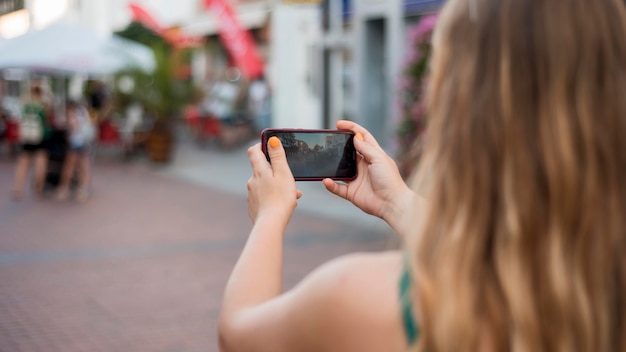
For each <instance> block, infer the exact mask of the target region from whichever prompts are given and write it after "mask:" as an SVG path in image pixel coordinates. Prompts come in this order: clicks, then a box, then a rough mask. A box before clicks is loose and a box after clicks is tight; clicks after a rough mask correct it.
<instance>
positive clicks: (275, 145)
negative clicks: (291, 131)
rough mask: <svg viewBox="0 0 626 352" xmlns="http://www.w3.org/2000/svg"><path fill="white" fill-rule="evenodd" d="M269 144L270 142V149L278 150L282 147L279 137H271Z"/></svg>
mask: <svg viewBox="0 0 626 352" xmlns="http://www.w3.org/2000/svg"><path fill="white" fill-rule="evenodd" d="M269 142H270V147H272V148H278V147H279V146H280V139H278V137H276V136H272V137H270V139H269Z"/></svg>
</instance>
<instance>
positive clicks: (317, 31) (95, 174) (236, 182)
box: [0, 0, 443, 351]
mask: <svg viewBox="0 0 626 352" xmlns="http://www.w3.org/2000/svg"><path fill="white" fill-rule="evenodd" d="M442 3H443V0H178V1H166V0H135V1H127V0H89V1H87V0H0V105H1V110H0V112H1V119H0V186H1V187H0V351H98V350H102V351H112V350H124V351H217V344H216V343H217V340H216V334H215V328H216V322H217V317H218V314H219V303H220V301H221V295H222V290H223V288H224V285H225V283H226V279H227V278H228V275H229V274H230V270H231V268H232V266H233V264H234V262H235V260H236V259H237V256H238V254H239V252H240V250H241V248H242V246H243V244H244V243H245V239H246V236H247V234H248V231H249V230H250V227H251V223H250V221H249V220H248V215H247V209H246V182H247V179H248V178H249V176H250V172H251V169H250V166H249V164H248V160H247V155H246V150H247V148H248V147H249V146H250V145H252V144H254V143H257V142H258V140H259V133H260V131H261V130H262V129H263V128H267V127H294V128H334V126H335V121H337V120H339V119H349V120H353V121H356V122H357V123H359V124H361V125H363V126H365V127H366V128H367V129H369V130H370V131H371V132H372V134H373V135H374V136H375V137H376V138H377V139H378V141H379V142H380V143H381V145H382V146H383V147H384V148H385V149H386V150H387V151H388V152H389V153H390V155H392V156H394V157H395V158H396V160H397V162H398V165H399V167H400V169H401V171H402V173H403V175H404V176H406V177H408V176H409V174H410V172H411V167H412V166H413V165H414V164H415V161H416V160H417V158H419V153H420V134H421V131H422V130H423V125H424V119H425V116H424V107H423V92H424V85H425V82H426V79H427V77H428V61H429V57H430V51H431V49H430V36H431V33H432V29H433V27H434V25H435V23H436V19H437V15H436V13H437V10H438V9H439V7H440V6H441V5H442ZM33 86H37V87H40V88H41V90H42V92H43V104H45V106H46V120H47V123H48V124H49V126H50V128H51V130H52V136H56V137H54V138H52V139H51V142H50V143H48V146H47V158H48V163H47V169H46V176H45V187H44V189H43V190H42V191H41V192H39V191H38V190H37V189H36V188H35V187H33V181H32V179H33V175H32V171H29V174H28V179H27V182H26V189H25V191H24V194H23V196H22V197H20V198H19V199H12V196H11V195H12V187H13V184H14V179H15V175H16V168H17V166H16V164H17V163H18V160H19V158H20V155H22V152H21V147H20V145H21V144H22V140H21V137H20V127H21V126H23V124H22V121H23V116H22V115H23V106H24V104H25V103H26V102H27V101H28V100H29V99H30V98H31V97H30V94H31V91H32V89H31V88H32V87H33ZM68 102H71V103H72V104H78V105H80V106H81V107H83V108H84V110H85V111H86V112H87V113H88V121H89V122H90V124H91V126H93V131H94V132H93V137H92V138H91V139H90V143H89V146H90V148H89V150H88V153H87V158H88V164H89V167H90V170H91V172H90V173H91V177H90V179H89V182H88V190H89V192H88V195H89V196H88V197H78V196H76V195H74V197H70V198H69V199H65V198H63V199H61V197H57V196H56V195H57V193H56V191H57V188H58V187H59V183H60V182H61V181H60V178H61V173H62V168H63V165H64V163H65V162H66V160H67V158H68V150H69V149H68V146H67V140H68V139H69V137H68V136H69V134H70V127H69V124H68V110H69V109H68ZM72 106H74V105H72ZM23 130H24V127H22V134H23V133H24V132H23ZM55 138H56V139H55ZM298 186H299V188H300V189H301V190H302V191H303V193H304V196H303V198H302V199H301V200H300V202H299V205H298V209H297V211H296V214H295V216H294V218H293V220H292V222H291V224H290V226H289V229H288V233H287V237H286V242H285V283H286V285H285V286H286V288H289V287H291V286H292V285H293V284H295V283H296V282H297V281H298V280H300V279H301V278H302V277H303V276H304V275H306V274H307V273H308V272H310V271H311V270H312V269H313V268H314V267H315V266H317V265H319V264H320V263H322V262H324V261H326V260H328V259H330V258H333V257H335V256H338V255H341V254H343V253H349V252H353V251H369V250H381V249H389V248H395V247H397V245H398V241H397V239H395V237H394V236H393V234H392V233H391V232H390V230H388V229H387V227H386V226H385V224H384V223H382V222H381V221H380V220H377V219H372V218H371V217H369V216H368V215H366V214H363V213H361V212H360V211H358V210H356V209H354V207H352V206H351V205H350V204H348V203H347V202H345V201H342V200H340V199H338V198H336V197H334V196H331V195H329V194H328V193H327V192H326V191H325V189H324V188H323V186H322V185H321V184H320V183H300V184H299V185H298ZM75 188H76V180H74V179H72V189H73V190H74V191H75ZM2 192H4V193H2ZM13 198H15V197H13Z"/></svg>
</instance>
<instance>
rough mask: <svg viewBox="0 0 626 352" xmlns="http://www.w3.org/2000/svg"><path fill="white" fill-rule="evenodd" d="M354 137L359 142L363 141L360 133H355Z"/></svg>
mask: <svg viewBox="0 0 626 352" xmlns="http://www.w3.org/2000/svg"><path fill="white" fill-rule="evenodd" d="M355 137H356V138H357V139H358V140H360V141H362V140H363V135H362V134H361V132H357V133H356V136H355Z"/></svg>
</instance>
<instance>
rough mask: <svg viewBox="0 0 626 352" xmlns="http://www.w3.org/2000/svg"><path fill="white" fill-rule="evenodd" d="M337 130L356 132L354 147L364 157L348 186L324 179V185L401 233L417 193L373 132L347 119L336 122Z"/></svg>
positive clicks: (359, 161)
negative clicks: (405, 180) (403, 177)
mask: <svg viewBox="0 0 626 352" xmlns="http://www.w3.org/2000/svg"><path fill="white" fill-rule="evenodd" d="M337 128H338V129H344V130H350V131H352V132H354V133H355V138H354V146H355V148H356V150H357V151H358V152H359V153H360V154H361V156H362V157H361V158H360V160H358V163H357V170H358V175H357V178H356V179H354V180H352V181H349V182H347V183H345V184H344V183H337V182H334V181H333V180H331V179H324V180H323V183H324V186H326V189H327V190H328V191H330V192H331V193H334V194H336V195H338V196H339V197H342V198H345V199H347V200H349V201H350V202H352V203H353V204H354V205H356V206H357V207H358V208H360V209H361V210H363V211H364V212H366V213H368V214H371V215H374V216H377V217H379V218H381V219H383V220H385V221H386V222H387V223H388V224H389V225H391V227H392V228H394V230H396V232H399V227H400V225H401V224H400V222H401V221H402V217H403V214H404V212H405V211H407V209H409V208H410V206H411V205H412V202H413V200H414V196H415V193H414V192H413V191H412V190H411V189H410V188H409V187H408V186H407V185H406V183H405V182H404V180H403V179H402V176H401V175H400V171H399V170H398V166H397V165H396V163H395V161H394V160H393V159H392V158H391V157H390V156H389V155H387V153H385V151H384V150H383V149H382V148H381V147H380V145H378V142H376V139H375V138H374V137H373V136H372V134H371V133H369V132H368V131H367V130H366V129H365V128H363V127H362V126H360V125H358V124H356V123H354V122H351V121H345V120H340V121H337Z"/></svg>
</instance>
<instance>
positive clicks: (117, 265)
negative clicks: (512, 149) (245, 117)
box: [0, 145, 394, 352]
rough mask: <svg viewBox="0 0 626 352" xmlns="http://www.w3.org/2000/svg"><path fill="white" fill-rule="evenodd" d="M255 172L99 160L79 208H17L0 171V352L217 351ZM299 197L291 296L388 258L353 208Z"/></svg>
mask: <svg viewBox="0 0 626 352" xmlns="http://www.w3.org/2000/svg"><path fill="white" fill-rule="evenodd" d="M249 173H250V170H249V166H248V164H247V160H246V157H245V148H243V149H237V150H234V151H231V152H225V151H216V150H210V149H207V150H194V149H193V146H190V145H187V146H185V145H183V146H181V148H179V155H178V156H177V158H176V161H175V163H174V164H172V165H170V166H166V167H154V166H152V165H149V164H147V163H142V162H141V161H139V162H131V163H123V162H119V161H117V160H115V161H114V160H110V159H107V158H99V159H97V161H96V164H95V167H94V181H93V191H94V193H93V196H92V198H91V199H89V200H88V201H87V202H86V203H84V204H79V203H75V202H71V201H68V202H56V201H54V200H52V199H49V198H44V199H37V198H35V197H33V195H32V194H29V193H28V194H26V197H25V199H24V200H23V201H21V202H19V203H15V202H11V201H9V197H8V196H9V189H10V185H11V181H12V176H13V164H11V163H9V162H7V161H0V351H2V352H16V351H17V352H20V351H26V352H37V351H43V352H56V351H59V352H61V351H62V352H83V351H85V352H91V351H106V352H111V351H124V352H153V351H154V352H170V351H171V352H196V351H198V352H199V351H204V352H206V351H209V352H211V351H217V350H218V349H217V337H216V334H215V333H216V327H217V318H218V314H219V305H220V302H221V298H222V292H223V289H224V286H225V284H226V280H227V278H228V275H229V274H230V271H231V270H232V267H233V264H234V263H235V261H236V259H237V257H238V256H239V253H240V251H241V249H242V246H243V244H244V242H245V239H246V236H247V234H248V232H249V230H250V227H251V224H250V220H249V219H248V215H247V209H246V208H247V207H246V198H245V195H244V194H245V182H246V180H247V179H248V177H249ZM189 181H193V182H189ZM309 187H311V188H309ZM302 188H303V192H304V193H305V196H304V199H303V200H302V201H301V202H300V206H299V207H298V209H297V211H296V213H295V215H294V217H293V219H292V221H291V222H290V224H289V227H288V231H287V234H286V238H285V253H284V257H285V271H284V278H285V286H286V287H287V288H288V287H291V286H293V285H294V284H295V283H296V282H298V281H299V280H300V279H301V278H302V277H303V276H304V275H306V274H307V273H308V272H310V271H311V270H312V269H313V268H315V267H316V266H318V265H319V264H321V263H323V262H325V261H327V260H329V259H331V258H334V257H336V256H339V255H342V254H344V253H349V252H354V251H376V250H381V249H386V248H391V247H393V245H394V240H393V236H390V234H389V231H388V230H386V228H384V230H382V231H381V230H379V229H378V228H376V227H373V226H369V224H368V223H367V220H361V217H362V218H363V219H365V218H368V217H366V216H365V215H362V214H360V213H359V211H358V210H355V209H354V208H353V207H352V206H351V205H350V204H349V203H347V202H344V201H342V200H340V199H334V197H332V195H328V194H325V193H323V192H326V191H325V190H324V189H323V188H322V189H317V190H316V189H315V186H314V185H307V186H304V187H302ZM2 192H4V193H2ZM325 196H328V197H331V198H328V199H325V198H324V197H325ZM317 202H319V203H317ZM320 204H321V205H320ZM331 206H332V207H338V208H336V209H340V210H336V212H331V213H327V212H324V211H322V210H320V209H322V208H326V209H328V208H330V207H331ZM340 212H341V215H340ZM352 212H355V214H353V213H352ZM355 219H359V220H358V221H355Z"/></svg>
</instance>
